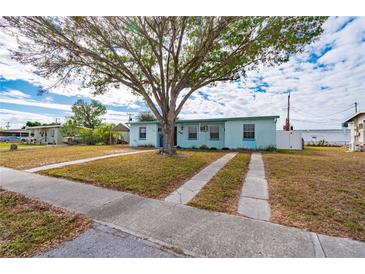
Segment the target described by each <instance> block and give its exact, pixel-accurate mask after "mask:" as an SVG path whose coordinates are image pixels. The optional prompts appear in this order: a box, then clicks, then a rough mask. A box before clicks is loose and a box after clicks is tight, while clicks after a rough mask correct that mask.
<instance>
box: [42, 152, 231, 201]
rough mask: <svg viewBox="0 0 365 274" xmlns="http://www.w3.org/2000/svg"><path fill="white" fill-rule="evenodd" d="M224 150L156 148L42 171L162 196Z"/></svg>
mask: <svg viewBox="0 0 365 274" xmlns="http://www.w3.org/2000/svg"><path fill="white" fill-rule="evenodd" d="M223 155H224V153H223V152H209V151H207V152H204V151H194V152H193V151H179V152H178V154H177V155H175V156H172V157H169V156H164V155H160V154H158V153H157V152H156V151H152V152H147V153H142V154H135V155H128V156H123V157H115V158H110V159H105V160H100V161H93V162H89V163H85V164H81V165H72V166H66V167H62V168H57V169H51V170H46V171H42V172H41V173H42V174H48V175H51V176H57V177H64V178H69V179H74V180H78V181H83V182H88V183H92V184H95V185H99V186H103V187H108V188H113V189H116V190H121V191H130V192H134V193H138V194H141V195H143V196H146V197H153V198H163V197H165V196H167V195H168V194H169V193H171V192H172V191H173V190H175V189H176V188H177V187H179V186H180V185H181V184H182V183H183V182H184V181H185V180H187V179H188V178H190V177H191V176H193V175H194V174H195V173H196V172H198V171H199V170H200V169H201V168H203V167H204V166H206V165H207V164H209V163H211V162H213V161H214V160H216V159H218V158H219V157H221V156H223Z"/></svg>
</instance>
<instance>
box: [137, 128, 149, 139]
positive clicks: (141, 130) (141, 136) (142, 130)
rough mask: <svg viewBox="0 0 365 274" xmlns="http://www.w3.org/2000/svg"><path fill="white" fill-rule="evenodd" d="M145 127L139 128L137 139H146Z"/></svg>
mask: <svg viewBox="0 0 365 274" xmlns="http://www.w3.org/2000/svg"><path fill="white" fill-rule="evenodd" d="M146 135H147V134H146V127H140V128H139V139H146Z"/></svg>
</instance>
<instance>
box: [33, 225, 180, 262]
mask: <svg viewBox="0 0 365 274" xmlns="http://www.w3.org/2000/svg"><path fill="white" fill-rule="evenodd" d="M37 257H38V258H173V257H176V255H175V254H173V253H171V252H168V251H166V250H162V249H161V247H160V246H159V245H156V244H153V243H151V242H149V241H145V240H143V239H139V238H137V237H135V236H133V235H131V234H128V233H125V232H123V231H120V230H117V229H115V228H111V227H109V226H105V225H101V224H98V223H94V224H93V227H92V228H90V229H88V230H86V231H85V232H84V233H82V234H81V235H79V236H78V237H76V238H75V239H74V240H72V241H69V242H66V243H64V244H62V245H61V246H59V247H58V248H55V249H52V250H50V251H48V252H45V253H43V254H40V255H38V256H37Z"/></svg>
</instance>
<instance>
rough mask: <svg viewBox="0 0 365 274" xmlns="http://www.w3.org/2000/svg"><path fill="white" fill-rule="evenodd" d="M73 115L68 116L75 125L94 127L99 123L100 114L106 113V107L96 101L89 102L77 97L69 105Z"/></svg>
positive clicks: (100, 120)
mask: <svg viewBox="0 0 365 274" xmlns="http://www.w3.org/2000/svg"><path fill="white" fill-rule="evenodd" d="M71 110H72V112H73V115H72V116H71V117H70V118H71V119H72V120H73V121H75V122H76V124H77V125H79V126H83V127H86V128H90V129H95V128H97V127H98V126H100V125H101V123H102V119H101V116H102V115H104V114H106V107H105V106H104V105H103V104H101V103H99V102H98V101H95V100H91V102H90V103H88V102H85V101H84V100H82V99H78V100H77V101H76V102H75V103H74V104H73V105H72V107H71Z"/></svg>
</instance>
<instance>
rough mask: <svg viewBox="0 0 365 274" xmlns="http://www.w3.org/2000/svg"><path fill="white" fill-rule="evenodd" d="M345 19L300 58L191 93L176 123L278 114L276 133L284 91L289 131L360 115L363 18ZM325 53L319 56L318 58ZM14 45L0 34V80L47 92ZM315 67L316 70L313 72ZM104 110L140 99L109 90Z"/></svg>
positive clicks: (364, 100)
mask: <svg viewBox="0 0 365 274" xmlns="http://www.w3.org/2000/svg"><path fill="white" fill-rule="evenodd" d="M348 20H349V18H346V17H331V18H329V19H328V20H327V22H326V23H325V24H324V28H325V32H324V33H323V34H322V36H321V37H320V39H318V40H317V41H316V42H315V43H314V44H313V45H311V46H308V47H307V49H306V50H305V52H304V53H303V54H300V55H296V56H293V57H292V58H291V59H290V61H289V62H287V63H285V64H282V65H281V66H279V67H274V68H267V67H264V68H262V69H261V70H260V71H259V72H255V71H251V72H249V73H248V76H247V79H245V82H244V83H242V84H241V85H240V87H238V86H237V84H233V83H220V84H218V85H217V86H216V87H213V88H203V89H201V91H202V92H203V93H204V94H206V95H202V94H199V93H195V94H194V96H193V97H192V98H191V99H189V100H188V101H187V103H186V105H185V106H184V108H183V111H182V113H181V115H180V117H181V118H201V117H222V116H248V115H249V116H256V115H271V114H278V115H280V116H281V119H280V120H279V121H278V128H281V127H282V125H283V123H284V119H285V116H286V110H285V109H286V104H287V94H286V92H287V91H288V90H292V96H291V98H292V100H291V103H292V113H291V117H292V119H293V125H294V127H295V128H339V127H340V124H341V122H342V121H343V120H344V118H345V117H346V116H347V115H349V114H351V110H348V111H345V112H341V113H339V114H336V115H332V116H330V114H332V113H335V112H339V111H341V110H344V109H347V108H349V107H350V105H351V104H353V103H354V102H355V101H357V102H358V103H359V108H360V109H365V81H364V79H365V17H358V18H355V19H353V21H352V22H350V23H348V24H347V25H346V27H344V28H343V26H344V24H346V23H347V22H348ZM340 28H342V29H341V30H339V29H340ZM329 46H330V47H331V50H329V51H328V52H327V53H325V54H324V55H323V56H320V55H321V52H323V49H325V48H326V47H329ZM15 47H16V41H15V39H13V38H12V37H8V36H6V35H5V34H3V33H1V32H0V75H2V76H3V77H4V78H6V79H23V80H26V81H29V82H31V83H34V84H41V85H45V86H49V85H50V84H51V81H49V80H45V79H41V78H39V77H38V76H36V75H35V74H34V73H33V68H32V67H31V66H24V65H21V64H18V63H16V62H15V61H14V60H11V59H10V57H9V54H8V51H7V49H14V48H15ZM311 54H316V55H317V56H320V57H319V59H318V60H317V63H313V62H308V60H309V59H310V56H311ZM319 65H321V66H319ZM259 78H260V81H259V83H266V84H267V85H268V87H266V88H265V90H267V92H266V93H257V92H254V91H253V90H252V88H255V87H256V86H257V85H258V84H257V82H256V81H257V80H258V79H259ZM50 92H51V93H55V94H60V95H66V96H84V97H89V98H92V95H91V90H89V89H83V88H80V86H79V85H78V84H76V83H75V84H73V85H70V86H67V87H58V88H56V89H51V90H50ZM13 95H14V96H13V97H12V96H11V95H10V94H8V96H6V98H2V97H0V100H3V102H5V101H4V100H6V102H12V103H17V104H20V105H21V104H24V105H32V106H37V107H46V108H54V109H59V110H65V111H66V109H67V110H69V107H70V106H67V105H62V104H57V103H55V102H38V103H37V102H35V101H34V100H32V99H30V98H27V97H21V95H19V94H18V95H16V94H13ZM96 98H97V100H99V101H101V102H103V103H104V104H107V105H113V106H128V107H129V108H131V109H135V110H138V109H139V108H140V107H139V105H138V104H140V102H141V99H140V98H137V97H136V96H134V95H133V94H132V93H131V92H130V91H128V90H126V89H120V90H116V89H115V90H113V91H111V92H109V93H107V94H104V95H100V96H97V97H96ZM107 117H108V118H107V119H109V120H113V121H119V119H122V121H123V119H124V121H126V120H127V117H126V113H123V112H115V113H114V112H110V111H109V112H108V115H107Z"/></svg>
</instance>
